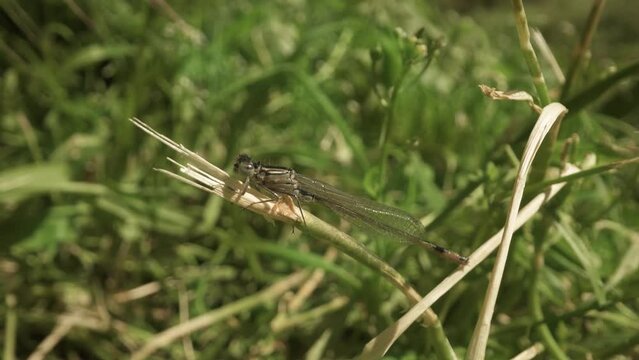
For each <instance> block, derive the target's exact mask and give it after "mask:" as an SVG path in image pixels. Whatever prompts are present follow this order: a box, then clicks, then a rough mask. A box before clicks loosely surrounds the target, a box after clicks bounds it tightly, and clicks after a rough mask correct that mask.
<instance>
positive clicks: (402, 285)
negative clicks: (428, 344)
mask: <svg viewBox="0 0 639 360" xmlns="http://www.w3.org/2000/svg"><path fill="white" fill-rule="evenodd" d="M305 217H306V227H305V228H304V230H306V231H308V232H309V233H310V234H311V235H313V236H314V237H316V238H318V239H322V240H326V241H328V242H330V243H331V244H332V245H333V246H335V247H336V248H338V249H339V250H342V251H343V252H344V253H346V254H347V255H349V256H350V257H352V258H354V259H355V260H357V261H358V262H360V263H362V264H364V265H366V266H368V267H369V268H371V269H373V270H375V271H377V272H379V273H380V274H381V275H382V276H384V277H385V278H386V280H388V281H389V282H390V283H391V284H392V285H393V286H394V287H396V288H397V289H399V290H400V291H401V292H402V293H403V294H404V296H406V298H407V299H408V301H409V302H410V303H411V304H416V303H417V302H418V301H419V300H420V299H421V296H420V295H419V293H418V292H417V291H415V289H413V288H412V287H411V286H410V284H409V283H408V282H407V281H406V279H404V277H403V276H402V275H401V274H400V273H399V272H398V271H397V270H395V269H394V268H393V267H392V266H390V265H388V264H387V263H386V262H384V261H383V260H382V259H380V258H379V257H377V255H375V254H373V253H372V252H371V251H370V250H368V249H367V248H366V247H364V246H363V245H362V244H360V243H359V242H358V241H356V240H355V239H353V238H351V237H350V236H348V235H346V234H344V233H343V232H341V231H339V230H337V229H336V228H335V227H333V226H331V225H329V224H327V223H325V222H324V221H322V220H319V219H318V218H316V217H315V216H313V215H312V214H310V213H309V212H305ZM420 315H421V319H422V322H423V323H424V325H426V326H427V327H428V328H429V334H430V339H431V341H433V346H434V347H435V351H436V352H437V355H438V358H440V359H455V358H456V355H455V352H454V351H453V348H452V346H451V345H450V342H449V341H448V338H447V337H446V335H445V334H444V329H443V327H442V325H441V322H440V321H439V317H438V316H437V314H435V312H434V311H433V310H431V309H429V308H427V309H424V310H423V311H422V312H421V313H420Z"/></svg>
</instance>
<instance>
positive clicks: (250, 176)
mask: <svg viewBox="0 0 639 360" xmlns="http://www.w3.org/2000/svg"><path fill="white" fill-rule="evenodd" d="M233 169H234V171H235V173H237V174H239V175H241V176H243V177H244V184H243V186H242V189H241V190H240V193H241V194H244V193H245V192H246V190H247V189H248V186H249V185H251V186H253V187H255V188H257V189H258V190H260V191H262V192H264V193H265V194H267V195H269V196H270V197H271V198H272V199H274V200H275V199H279V198H280V197H281V196H283V195H288V196H290V197H292V198H293V199H294V201H295V203H296V205H297V206H298V207H299V209H300V212H301V214H302V222H303V223H304V224H306V219H305V218H304V211H303V210H302V203H318V204H321V205H323V206H326V207H328V208H329V209H331V210H332V211H334V212H336V213H337V214H338V215H340V216H343V217H344V218H345V219H347V220H349V221H351V222H352V223H354V224H355V225H359V226H360V227H362V228H363V229H364V230H373V231H376V232H377V233H380V234H382V235H385V236H386V237H390V238H392V239H396V240H399V241H402V242H406V243H409V244H413V245H417V246H420V247H422V248H426V249H428V250H429V251H433V252H435V253H436V254H438V255H440V256H442V257H443V258H445V259H448V260H451V261H454V262H456V263H458V264H466V263H467V262H468V258H467V257H466V256H463V255H460V254H458V253H456V252H454V251H452V250H448V249H446V248H445V247H443V246H440V245H437V244H435V243H432V242H430V241H427V240H424V237H425V235H426V234H425V233H426V231H425V229H424V227H423V226H422V224H421V222H420V221H419V220H418V219H416V218H415V217H413V216H412V215H410V214H409V213H407V212H405V211H404V210H401V209H397V208H394V207H391V206H388V205H384V204H380V203H378V202H375V201H372V200H369V199H365V198H362V197H359V196H354V195H351V194H348V193H346V192H344V191H342V190H339V189H337V188H336V187H334V186H331V185H329V184H326V183H324V182H322V181H319V180H316V179H312V178H310V177H307V176H304V175H302V174H299V173H298V172H296V171H295V170H294V169H290V168H286V167H281V166H271V165H264V164H262V163H261V162H259V161H253V160H252V159H251V157H250V156H248V155H246V154H240V155H239V156H238V157H237V158H236V160H235V164H234V166H233ZM269 201H270V200H269Z"/></svg>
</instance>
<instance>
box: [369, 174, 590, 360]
mask: <svg viewBox="0 0 639 360" xmlns="http://www.w3.org/2000/svg"><path fill="white" fill-rule="evenodd" d="M577 171H579V169H578V168H577V167H575V166H572V165H568V166H567V168H566V169H565V170H564V171H563V174H564V175H569V174H571V173H574V172H577ZM564 185H565V183H561V184H554V185H552V186H550V188H549V190H548V191H547V192H545V193H542V194H539V195H537V196H536V197H535V198H533V199H532V200H531V201H530V202H529V203H528V204H527V205H526V206H524V207H523V208H522V209H521V211H520V212H519V214H518V215H517V221H516V222H515V229H519V228H520V227H521V226H523V225H524V224H525V223H526V222H527V221H528V220H530V219H531V218H532V217H533V216H534V215H535V214H537V212H538V211H539V209H541V207H542V206H543V205H544V204H545V203H546V202H548V201H549V200H550V199H552V198H553V197H554V196H555V195H556V194H557V193H558V192H559V190H561V189H562V188H563V186H564ZM503 231H504V230H503V229H502V230H500V231H499V232H497V233H496V234H494V235H493V236H492V237H491V238H490V239H488V240H487V241H486V242H484V244H483V245H482V246H480V247H479V248H478V249H477V250H475V252H473V254H472V255H470V256H469V257H468V264H467V265H465V266H463V267H460V268H458V269H457V270H455V272H453V273H452V274H450V275H448V277H446V278H445V279H444V280H442V282H440V283H439V285H437V286H435V288H433V289H432V290H431V291H430V292H429V293H428V294H427V295H426V296H424V298H423V299H421V300H420V301H419V303H418V304H417V305H415V306H413V307H412V308H411V309H410V310H409V311H408V312H407V313H406V314H404V315H403V316H402V317H401V318H400V319H399V320H397V321H396V322H395V323H394V324H393V325H391V326H389V327H388V328H386V329H384V331H382V332H381V333H379V334H378V335H377V336H376V337H375V338H373V339H372V340H371V341H369V342H368V343H367V344H366V346H365V347H364V349H363V350H362V353H361V354H360V358H362V359H371V358H372V359H377V358H380V357H382V356H383V355H384V354H385V353H386V351H388V349H390V347H391V345H392V344H393V343H394V342H395V341H396V340H397V339H398V338H399V337H400V336H401V335H402V334H403V333H404V332H405V331H406V329H408V327H409V326H410V325H412V324H413V323H414V322H415V320H416V319H417V318H418V317H419V316H420V314H421V313H423V312H424V310H425V309H428V308H430V307H431V306H432V305H433V304H434V303H435V302H436V301H437V300H439V299H440V298H441V297H442V296H443V295H444V294H446V293H447V292H448V291H449V290H450V289H452V287H453V286H455V284H457V283H458V282H460V281H461V280H462V279H463V278H464V277H465V276H466V275H467V274H468V273H470V272H471V271H472V270H473V269H474V268H475V267H477V266H478V265H479V264H481V263H482V262H483V261H484V260H485V259H486V258H487V257H488V256H489V255H490V254H491V253H492V252H493V251H495V249H497V247H498V246H499V244H500V243H501V238H502V236H503Z"/></svg>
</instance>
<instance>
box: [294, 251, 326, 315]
mask: <svg viewBox="0 0 639 360" xmlns="http://www.w3.org/2000/svg"><path fill="white" fill-rule="evenodd" d="M335 258H337V250H335V248H333V247H331V248H329V249H328V250H327V251H326V254H324V259H325V260H326V261H330V262H333V261H334V260H335ZM325 274H326V272H325V271H324V270H322V269H316V270H313V273H312V274H311V277H310V278H309V279H308V280H307V281H306V282H305V283H304V285H302V286H301V287H300V289H299V291H298V292H297V294H295V296H294V297H293V298H292V299H291V301H290V302H289V304H288V311H293V312H294V311H297V310H299V309H300V308H301V307H302V305H303V304H304V302H305V301H306V299H307V298H308V297H309V296H310V295H311V294H312V293H313V291H315V289H316V288H317V287H318V286H319V284H320V283H321V282H322V280H323V279H324V275H325Z"/></svg>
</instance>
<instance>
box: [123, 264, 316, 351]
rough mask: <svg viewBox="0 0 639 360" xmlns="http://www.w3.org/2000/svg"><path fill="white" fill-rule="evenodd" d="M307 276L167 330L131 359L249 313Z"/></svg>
mask: <svg viewBox="0 0 639 360" xmlns="http://www.w3.org/2000/svg"><path fill="white" fill-rule="evenodd" d="M306 276H307V274H306V272H304V271H301V272H298V273H295V274H293V275H289V276H287V277H285V278H284V279H282V280H280V281H278V282H276V283H275V284H273V285H271V286H269V287H268V288H266V289H264V290H262V291H260V292H257V293H255V294H253V295H250V296H247V297H245V298H243V299H240V300H238V301H236V302H234V303H231V304H228V305H225V306H222V307H221V308H219V309H215V310H213V311H210V312H208V313H206V314H203V315H200V316H197V317H194V318H192V319H190V320H189V321H187V322H184V323H181V324H179V325H176V326H174V327H172V328H169V329H166V330H164V331H162V332H161V333H159V334H157V335H156V336H155V337H153V338H152V339H151V340H150V341H148V342H147V343H146V344H144V346H142V348H141V349H140V350H138V351H136V352H135V353H134V354H133V355H132V356H131V359H132V360H140V359H146V358H147V357H149V356H150V355H151V354H153V353H154V352H156V351H157V350H159V349H161V348H163V347H165V346H167V345H169V344H171V343H172V342H174V341H176V340H178V339H180V338H182V337H183V336H187V335H188V334H191V333H193V332H195V331H198V330H201V329H204V328H206V327H209V326H211V325H213V324H215V323H217V322H219V321H221V320H224V319H226V318H228V317H230V316H233V315H235V314H237V313H239V312H242V311H248V310H250V309H252V308H254V307H256V306H259V305H261V304H263V303H266V302H269V301H273V300H275V299H276V298H278V297H280V296H281V295H282V294H283V293H284V292H286V291H288V290H289V289H291V288H292V287H295V286H297V285H298V284H300V283H301V282H302V281H303V280H304V279H305V278H306Z"/></svg>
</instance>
